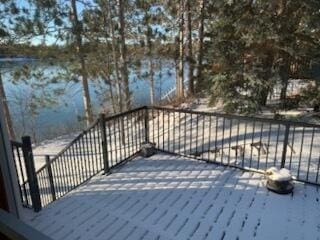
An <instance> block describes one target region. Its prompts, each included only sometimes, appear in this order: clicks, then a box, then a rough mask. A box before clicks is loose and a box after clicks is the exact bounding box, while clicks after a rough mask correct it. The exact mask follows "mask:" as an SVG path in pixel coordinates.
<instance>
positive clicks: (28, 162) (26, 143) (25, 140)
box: [22, 136, 41, 212]
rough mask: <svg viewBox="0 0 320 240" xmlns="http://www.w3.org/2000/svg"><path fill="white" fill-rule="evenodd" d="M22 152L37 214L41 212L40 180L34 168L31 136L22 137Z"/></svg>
mask: <svg viewBox="0 0 320 240" xmlns="http://www.w3.org/2000/svg"><path fill="white" fill-rule="evenodd" d="M22 151H23V157H24V161H25V167H26V172H27V176H28V183H29V187H30V194H31V200H32V206H33V209H34V211H35V212H39V211H40V210H41V198H40V191H39V184H38V179H37V175H36V171H35V167H34V159H33V153H32V145H31V138H30V137H29V136H24V137H22Z"/></svg>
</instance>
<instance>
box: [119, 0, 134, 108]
mask: <svg viewBox="0 0 320 240" xmlns="http://www.w3.org/2000/svg"><path fill="white" fill-rule="evenodd" d="M118 7H119V21H120V28H119V32H120V61H121V68H120V69H121V75H122V81H123V84H124V97H125V99H124V101H125V107H126V110H129V109H130V108H131V102H130V89H129V77H128V64H127V46H126V37H125V27H126V26H125V18H124V5H123V0H118Z"/></svg>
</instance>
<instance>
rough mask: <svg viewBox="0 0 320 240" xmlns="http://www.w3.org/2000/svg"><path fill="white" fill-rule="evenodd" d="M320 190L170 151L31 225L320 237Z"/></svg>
mask: <svg viewBox="0 0 320 240" xmlns="http://www.w3.org/2000/svg"><path fill="white" fill-rule="evenodd" d="M318 209H320V193H319V191H318V188H316V187H314V186H311V185H305V184H302V183H295V189H294V192H293V194H292V195H291V194H290V195H277V194H275V193H272V192H269V191H268V190H267V189H266V188H265V186H264V176H263V175H261V174H258V173H252V172H244V171H241V170H236V169H233V168H228V167H223V166H218V165H215V164H207V163H203V162H199V161H196V160H188V159H185V158H182V157H176V156H172V155H166V154H156V155H154V156H152V157H151V158H149V159H144V158H142V157H138V158H136V159H134V160H133V161H131V162H129V163H127V164H125V165H123V166H121V167H119V168H117V169H114V171H113V173H112V174H111V175H108V176H105V175H98V176H96V177H94V178H92V179H91V180H90V181H89V182H87V183H85V184H84V185H82V186H80V187H79V188H77V189H75V190H73V191H71V192H70V193H68V194H67V195H66V196H64V197H63V198H61V199H60V200H58V201H56V202H54V203H52V204H50V205H48V206H47V207H46V208H45V209H43V210H42V211H41V212H39V213H37V214H35V213H31V212H30V213H29V214H26V216H25V222H27V223H28V224H30V225H31V226H33V227H35V228H36V229H38V230H39V231H41V232H43V233H45V234H47V235H48V236H50V237H52V238H53V239H68V240H72V239H78V240H80V239H84V240H88V239H97V240H98V239H109V240H122V239H123V240H124V239H130V240H145V239H154V240H156V239H158V240H159V239H163V240H170V239H174V240H186V239H195V240H205V239H232V240H234V239H239V240H241V239H244V240H247V239H297V240H300V239H315V240H317V239H318V240H319V239H320V220H319V219H320V211H318Z"/></svg>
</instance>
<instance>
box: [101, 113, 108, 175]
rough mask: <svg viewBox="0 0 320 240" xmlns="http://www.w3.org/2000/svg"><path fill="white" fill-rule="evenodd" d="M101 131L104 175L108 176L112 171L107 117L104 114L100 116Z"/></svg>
mask: <svg viewBox="0 0 320 240" xmlns="http://www.w3.org/2000/svg"><path fill="white" fill-rule="evenodd" d="M99 123H100V131H101V138H102V139H101V145H102V157H103V165H104V173H105V174H107V173H108V172H109V170H110V168H109V159H108V145H107V135H106V117H105V115H104V114H103V113H101V114H100V116H99Z"/></svg>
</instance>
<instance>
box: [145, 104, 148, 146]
mask: <svg viewBox="0 0 320 240" xmlns="http://www.w3.org/2000/svg"><path fill="white" fill-rule="evenodd" d="M144 131H145V139H144V141H145V142H146V143H147V142H149V111H148V107H146V108H145V109H144Z"/></svg>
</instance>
